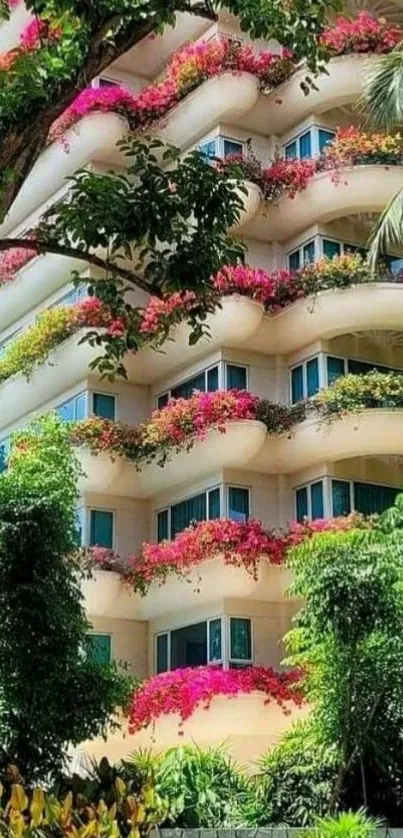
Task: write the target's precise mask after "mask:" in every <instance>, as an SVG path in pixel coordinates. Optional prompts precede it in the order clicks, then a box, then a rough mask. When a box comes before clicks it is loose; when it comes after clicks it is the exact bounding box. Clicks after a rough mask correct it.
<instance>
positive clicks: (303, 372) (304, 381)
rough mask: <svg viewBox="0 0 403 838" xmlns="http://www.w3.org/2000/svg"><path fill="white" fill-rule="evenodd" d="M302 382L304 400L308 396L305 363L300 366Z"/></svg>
mask: <svg viewBox="0 0 403 838" xmlns="http://www.w3.org/2000/svg"><path fill="white" fill-rule="evenodd" d="M302 380H303V390H304V399H306V398H307V395H308V373H307V369H306V363H303V364H302Z"/></svg>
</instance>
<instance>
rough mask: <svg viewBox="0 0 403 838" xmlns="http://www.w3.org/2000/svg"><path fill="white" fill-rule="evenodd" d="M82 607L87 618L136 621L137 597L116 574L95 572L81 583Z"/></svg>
mask: <svg viewBox="0 0 403 838" xmlns="http://www.w3.org/2000/svg"><path fill="white" fill-rule="evenodd" d="M81 591H82V594H83V597H84V601H83V606H84V608H85V610H86V612H87V614H88V616H89V617H107V618H110V619H115V620H116V619H119V620H138V619H141V617H140V616H139V613H140V612H139V609H138V604H139V597H138V596H136V595H135V594H134V593H133V592H131V591H130V590H129V588H128V587H126V586H125V585H124V584H123V582H122V578H121V576H119V574H118V573H113V572H112V571H109V570H108V571H106V570H95V571H94V572H93V576H92V578H91V579H85V580H84V581H83V582H82V583H81Z"/></svg>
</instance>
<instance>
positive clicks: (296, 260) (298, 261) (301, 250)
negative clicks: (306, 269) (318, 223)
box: [287, 239, 316, 271]
mask: <svg viewBox="0 0 403 838" xmlns="http://www.w3.org/2000/svg"><path fill="white" fill-rule="evenodd" d="M287 258H288V268H289V270H290V271H298V270H299V269H300V268H303V266H304V265H310V264H311V263H312V262H314V261H315V258H316V249H315V239H311V240H310V241H308V242H305V243H304V244H301V245H300V246H299V247H297V248H296V249H295V250H293V251H291V253H289V254H288V257H287Z"/></svg>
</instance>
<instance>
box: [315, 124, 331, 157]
mask: <svg viewBox="0 0 403 838" xmlns="http://www.w3.org/2000/svg"><path fill="white" fill-rule="evenodd" d="M334 138H335V133H334V131H325V129H324V128H319V131H318V142H319V152H322V151H323V149H324V148H326V146H327V145H329V143H332V142H333V140H334Z"/></svg>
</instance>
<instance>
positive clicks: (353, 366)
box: [347, 358, 376, 375]
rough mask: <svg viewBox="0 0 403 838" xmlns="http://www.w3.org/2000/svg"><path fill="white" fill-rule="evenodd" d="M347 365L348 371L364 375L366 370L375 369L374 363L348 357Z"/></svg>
mask: <svg viewBox="0 0 403 838" xmlns="http://www.w3.org/2000/svg"><path fill="white" fill-rule="evenodd" d="M347 367H348V371H349V372H351V373H352V374H353V375H366V373H367V372H371V370H374V369H376V365H375V364H371V363H368V362H367V361H354V360H351V359H350V358H349V360H348V361H347Z"/></svg>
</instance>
